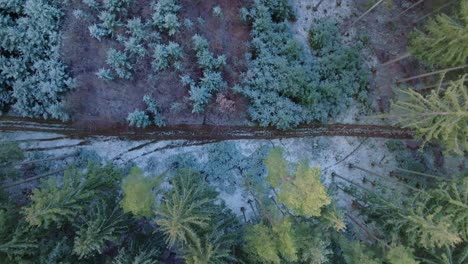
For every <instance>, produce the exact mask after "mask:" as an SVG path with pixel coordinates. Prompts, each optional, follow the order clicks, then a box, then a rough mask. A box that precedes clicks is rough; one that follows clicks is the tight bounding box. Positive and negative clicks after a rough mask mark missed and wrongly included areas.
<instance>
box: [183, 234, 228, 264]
mask: <svg viewBox="0 0 468 264" xmlns="http://www.w3.org/2000/svg"><path fill="white" fill-rule="evenodd" d="M228 243H229V241H226V236H224V235H223V234H221V233H219V232H217V231H214V232H213V233H211V234H209V235H207V236H205V237H204V238H202V239H200V240H197V241H195V242H191V243H189V244H188V245H187V249H186V250H185V252H184V260H185V263H187V264H205V263H212V264H221V263H226V262H227V261H229V260H231V261H234V260H235V259H234V258H233V257H232V255H231V251H230V250H229V249H228V248H226V247H225V246H224V245H226V244H228Z"/></svg>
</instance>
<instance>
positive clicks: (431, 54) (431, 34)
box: [410, 0, 468, 67]
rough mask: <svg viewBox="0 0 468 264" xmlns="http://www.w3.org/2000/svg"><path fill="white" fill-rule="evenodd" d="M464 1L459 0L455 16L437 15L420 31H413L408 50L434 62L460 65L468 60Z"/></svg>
mask: <svg viewBox="0 0 468 264" xmlns="http://www.w3.org/2000/svg"><path fill="white" fill-rule="evenodd" d="M466 43H468V1H466V0H461V1H460V9H459V13H458V16H454V17H449V16H448V15H445V14H441V15H437V16H436V17H435V18H434V19H431V20H430V21H429V22H428V23H427V25H426V29H425V30H424V31H416V32H414V33H413V36H412V38H411V43H410V53H411V54H413V55H414V56H415V57H417V58H418V59H421V60H422V61H424V62H426V63H427V64H430V65H434V66H441V67H444V66H445V67H446V66H454V65H464V64H466V63H467V60H468V45H467V44H466Z"/></svg>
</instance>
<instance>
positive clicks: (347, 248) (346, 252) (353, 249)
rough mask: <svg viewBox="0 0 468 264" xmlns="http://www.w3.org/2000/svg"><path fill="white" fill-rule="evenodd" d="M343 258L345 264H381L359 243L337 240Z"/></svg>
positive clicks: (342, 239)
mask: <svg viewBox="0 0 468 264" xmlns="http://www.w3.org/2000/svg"><path fill="white" fill-rule="evenodd" d="M339 244H340V247H341V250H342V251H343V258H344V259H345V261H346V263H347V264H362V263H366V264H381V263H382V261H379V260H378V259H377V258H376V257H375V254H374V253H373V252H372V251H371V250H370V249H368V248H367V247H366V246H365V245H364V244H363V243H361V242H359V241H348V240H347V239H345V238H341V239H340V240H339Z"/></svg>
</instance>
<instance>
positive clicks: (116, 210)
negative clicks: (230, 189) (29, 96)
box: [0, 142, 468, 264]
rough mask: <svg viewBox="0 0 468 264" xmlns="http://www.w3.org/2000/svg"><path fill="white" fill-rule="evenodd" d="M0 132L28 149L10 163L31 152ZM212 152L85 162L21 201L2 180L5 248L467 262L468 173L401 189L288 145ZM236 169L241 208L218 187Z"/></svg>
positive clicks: (14, 255) (102, 254) (18, 259)
mask: <svg viewBox="0 0 468 264" xmlns="http://www.w3.org/2000/svg"><path fill="white" fill-rule="evenodd" d="M1 144H2V146H6V147H8V149H11V150H13V153H17V154H16V155H14V156H11V155H9V154H8V153H6V152H0V161H2V162H3V164H15V163H17V162H18V161H19V160H22V157H23V156H22V155H23V154H22V152H21V150H20V149H19V148H18V145H17V144H15V143H12V142H2V143H1ZM208 154H209V156H210V160H208V162H206V163H204V164H201V163H198V162H197V161H196V159H191V158H190V157H187V156H185V157H182V156H176V157H174V158H173V159H170V160H168V161H166V162H165V163H166V165H167V164H169V169H168V170H166V171H165V172H164V173H163V174H162V175H160V176H157V177H154V176H145V175H144V174H143V172H142V171H141V170H140V169H138V168H133V169H131V170H130V171H129V172H128V173H125V172H123V171H122V170H120V169H118V168H116V167H115V166H112V165H97V164H96V163H89V164H88V165H85V166H78V165H74V166H71V167H69V168H68V169H67V170H66V172H65V173H64V175H63V176H59V177H53V178H49V179H45V180H43V181H42V182H41V183H40V184H37V185H36V184H34V185H33V186H36V187H34V189H33V191H32V194H31V196H30V199H27V200H25V201H24V202H22V203H16V202H15V201H12V200H10V198H12V197H14V196H9V195H7V194H6V193H5V192H3V186H2V187H0V191H1V192H2V195H0V222H1V223H2V225H0V257H1V258H2V260H5V261H7V262H8V263H26V262H34V261H36V260H38V259H39V260H40V262H41V263H42V262H47V261H49V262H71V263H76V262H91V263H95V262H106V263H107V262H112V263H133V262H134V261H137V260H145V261H147V262H148V263H155V262H158V261H160V260H162V259H161V258H162V255H163V252H165V251H166V252H168V251H171V252H174V253H175V254H177V255H178V256H180V257H182V258H183V259H184V260H185V261H186V262H187V263H226V262H245V263H284V262H294V263H376V264H381V263H385V264H401V263H408V264H416V263H464V262H466V257H467V256H466V246H467V236H466V234H467V233H468V231H467V230H466V226H467V225H466V224H467V221H468V219H467V216H466V208H467V204H466V203H467V197H466V195H467V194H466V189H467V188H468V181H467V179H468V177H466V175H462V176H460V177H453V178H452V179H451V180H449V179H443V178H438V179H437V180H435V182H433V183H432V184H431V185H427V186H430V187H425V188H421V187H418V188H415V187H412V186H410V185H405V184H403V183H402V185H400V186H401V187H402V188H398V189H394V188H387V187H389V186H388V183H387V184H384V185H380V184H379V185H376V186H377V187H375V188H366V187H364V186H361V185H362V184H366V183H365V182H362V183H357V182H356V181H355V180H350V179H347V180H346V181H343V182H341V181H340V182H337V179H338V178H333V181H332V182H331V186H332V187H339V188H338V189H335V188H326V187H325V186H324V185H323V184H322V183H321V181H320V174H321V173H320V170H319V169H318V168H316V167H310V166H309V165H308V164H307V163H306V162H305V161H302V162H298V163H294V162H289V161H287V157H286V156H285V154H284V152H283V151H282V150H281V149H277V148H275V149H272V150H268V148H266V149H265V148H261V149H260V150H259V151H257V152H254V153H252V154H251V155H250V156H248V157H247V156H245V157H244V156H243V155H240V154H239V152H238V150H237V149H236V147H235V146H234V145H233V144H231V143H221V144H220V145H213V147H212V148H210V149H209V150H208ZM211 161H212V162H211ZM12 168H13V169H15V166H12V167H10V168H5V166H2V167H0V172H2V173H3V174H5V173H4V172H5V171H3V170H4V169H6V170H10V169H12ZM235 174H238V175H240V177H236V176H235ZM335 176H336V174H335ZM339 177H341V176H339ZM231 179H234V180H233V181H235V182H234V183H233V184H235V185H237V188H244V189H245V193H246V194H247V195H248V198H249V201H248V203H249V208H248V210H247V208H245V207H242V208H240V211H241V212H242V215H241V216H240V217H236V216H235V215H234V214H233V213H232V212H231V211H230V209H228V208H227V207H226V206H225V204H224V203H223V202H222V201H221V200H220V199H219V198H218V192H217V191H216V190H215V187H216V188H218V187H219V186H222V185H223V184H224V182H225V181H226V180H231ZM341 179H345V178H341ZM3 180H5V179H2V181H3ZM163 182H165V183H163ZM20 191H21V189H17V190H10V192H20ZM335 191H344V192H346V193H347V195H351V196H353V197H354V199H355V201H354V204H355V208H356V210H359V212H361V213H362V215H361V216H360V217H358V216H355V213H356V211H354V212H351V211H348V212H342V211H341V210H340V209H339V208H338V207H337V205H336V203H335V202H334V199H333V194H334V192H335ZM18 195H21V194H18ZM247 216H248V217H247ZM358 218H359V219H358ZM242 222H243V223H242ZM370 226H372V229H371V227H370ZM358 233H361V234H365V235H367V236H368V237H369V239H371V240H373V243H372V245H370V244H369V243H367V242H366V241H359V240H358V239H357V238H356V234H358ZM358 237H359V236H358ZM161 238H164V239H161Z"/></svg>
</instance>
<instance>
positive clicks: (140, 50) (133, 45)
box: [119, 37, 146, 58]
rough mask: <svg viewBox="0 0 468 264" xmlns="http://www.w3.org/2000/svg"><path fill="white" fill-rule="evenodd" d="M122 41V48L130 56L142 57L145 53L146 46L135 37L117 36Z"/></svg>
mask: <svg viewBox="0 0 468 264" xmlns="http://www.w3.org/2000/svg"><path fill="white" fill-rule="evenodd" d="M119 40H120V41H121V42H122V44H123V46H124V49H125V51H126V52H128V53H129V54H130V55H132V56H136V57H139V58H143V57H144V56H145V55H146V48H145V47H144V46H143V43H142V42H140V40H138V39H137V38H135V37H130V38H119Z"/></svg>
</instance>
